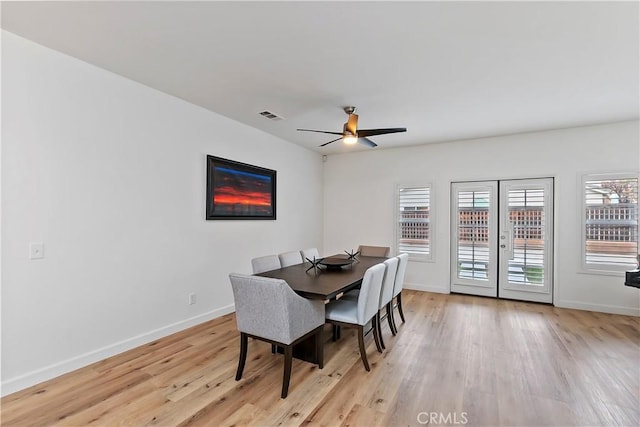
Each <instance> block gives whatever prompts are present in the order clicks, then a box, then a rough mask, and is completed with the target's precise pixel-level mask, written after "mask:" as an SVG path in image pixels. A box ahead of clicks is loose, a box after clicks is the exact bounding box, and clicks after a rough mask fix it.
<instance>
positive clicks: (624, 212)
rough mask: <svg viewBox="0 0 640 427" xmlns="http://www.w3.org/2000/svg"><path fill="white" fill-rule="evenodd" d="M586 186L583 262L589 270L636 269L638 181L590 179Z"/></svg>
mask: <svg viewBox="0 0 640 427" xmlns="http://www.w3.org/2000/svg"><path fill="white" fill-rule="evenodd" d="M583 182H584V224H583V225H584V261H585V263H586V266H587V268H598V269H607V268H608V267H612V269H614V270H620V269H623V267H624V268H627V267H629V266H635V264H636V257H637V254H638V177H637V176H619V175H612V176H602V175H600V176H597V177H596V176H588V177H585V179H584V180H583Z"/></svg>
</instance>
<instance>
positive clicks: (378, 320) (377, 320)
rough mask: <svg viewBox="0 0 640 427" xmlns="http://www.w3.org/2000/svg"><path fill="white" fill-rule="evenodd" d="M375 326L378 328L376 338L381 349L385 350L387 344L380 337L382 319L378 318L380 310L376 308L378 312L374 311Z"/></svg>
mask: <svg viewBox="0 0 640 427" xmlns="http://www.w3.org/2000/svg"><path fill="white" fill-rule="evenodd" d="M376 327H377V329H378V338H379V339H380V347H382V349H383V350H385V349H386V348H387V346H385V345H384V339H382V319H381V318H380V310H378V312H377V313H376ZM380 353H382V352H380Z"/></svg>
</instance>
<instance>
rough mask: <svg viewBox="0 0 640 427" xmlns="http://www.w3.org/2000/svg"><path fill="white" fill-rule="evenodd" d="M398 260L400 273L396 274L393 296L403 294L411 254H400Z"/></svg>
mask: <svg viewBox="0 0 640 427" xmlns="http://www.w3.org/2000/svg"><path fill="white" fill-rule="evenodd" d="M396 258H398V271H397V272H396V281H395V285H394V286H393V296H394V297H395V296H397V295H398V294H399V293H400V292H402V287H403V286H404V273H405V272H406V271H407V264H409V254H400V255H398V256H397V257H396Z"/></svg>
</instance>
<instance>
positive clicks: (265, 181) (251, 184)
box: [206, 155, 277, 220]
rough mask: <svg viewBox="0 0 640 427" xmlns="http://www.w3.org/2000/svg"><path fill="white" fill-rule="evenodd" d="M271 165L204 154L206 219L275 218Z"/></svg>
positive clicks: (274, 185)
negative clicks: (256, 164)
mask: <svg viewBox="0 0 640 427" xmlns="http://www.w3.org/2000/svg"><path fill="white" fill-rule="evenodd" d="M276 175H277V172H276V171H275V170H272V169H267V168H262V167H259V166H254V165H250V164H247V163H241V162H236V161H234V160H229V159H223V158H221V157H215V156H211V155H207V212H206V219H207V220H234V219H257V220H275V219H276Z"/></svg>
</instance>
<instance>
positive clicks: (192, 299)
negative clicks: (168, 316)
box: [189, 294, 196, 305]
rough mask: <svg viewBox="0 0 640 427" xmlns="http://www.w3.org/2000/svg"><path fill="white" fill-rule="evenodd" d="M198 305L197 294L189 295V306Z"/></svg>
mask: <svg viewBox="0 0 640 427" xmlns="http://www.w3.org/2000/svg"><path fill="white" fill-rule="evenodd" d="M195 303H196V294H189V305H193V304H195Z"/></svg>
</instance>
